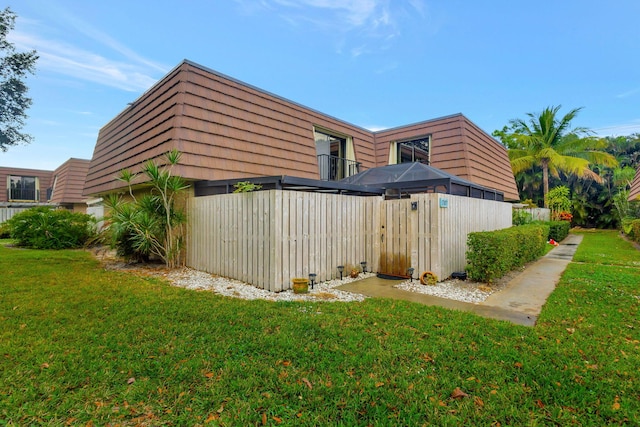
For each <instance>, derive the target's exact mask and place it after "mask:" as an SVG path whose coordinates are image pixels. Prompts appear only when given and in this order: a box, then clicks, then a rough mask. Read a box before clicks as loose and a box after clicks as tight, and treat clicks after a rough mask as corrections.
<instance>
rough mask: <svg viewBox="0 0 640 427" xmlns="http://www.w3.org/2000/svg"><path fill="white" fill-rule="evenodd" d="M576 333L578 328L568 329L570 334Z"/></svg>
mask: <svg viewBox="0 0 640 427" xmlns="http://www.w3.org/2000/svg"><path fill="white" fill-rule="evenodd" d="M575 331H576V328H567V332H569V333H570V334H572V333H574V332H575Z"/></svg>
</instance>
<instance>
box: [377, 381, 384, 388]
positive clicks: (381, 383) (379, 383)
mask: <svg viewBox="0 0 640 427" xmlns="http://www.w3.org/2000/svg"><path fill="white" fill-rule="evenodd" d="M383 385H384V383H383V382H377V383H376V388H379V387H382V386H383Z"/></svg>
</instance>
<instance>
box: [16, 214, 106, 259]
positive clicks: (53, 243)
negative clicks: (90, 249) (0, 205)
mask: <svg viewBox="0 0 640 427" xmlns="http://www.w3.org/2000/svg"><path fill="white" fill-rule="evenodd" d="M5 224H6V226H7V227H8V229H9V234H10V236H11V238H12V239H15V240H16V244H17V245H18V246H25V247H28V248H33V249H72V248H80V247H82V246H84V244H85V243H86V242H87V241H88V240H89V239H91V238H92V237H93V236H94V235H95V218H94V217H92V216H91V215H87V214H83V213H74V212H70V211H67V210H64V209H60V210H52V209H50V208H48V207H37V208H32V209H28V210H26V211H23V212H20V213H18V214H16V215H14V216H13V217H12V218H11V219H10V220H8V221H6V223H5Z"/></svg>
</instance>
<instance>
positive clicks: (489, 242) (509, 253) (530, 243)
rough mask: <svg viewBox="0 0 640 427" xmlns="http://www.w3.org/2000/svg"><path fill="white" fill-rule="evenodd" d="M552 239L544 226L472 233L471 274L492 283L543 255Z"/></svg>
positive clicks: (470, 247)
mask: <svg viewBox="0 0 640 427" xmlns="http://www.w3.org/2000/svg"><path fill="white" fill-rule="evenodd" d="M548 235H549V226H548V225H545V224H543V223H536V224H528V225H522V226H518V227H511V228H506V229H503V230H496V231H483V232H478V233H469V236H468V238H467V246H468V248H469V249H468V250H467V268H466V270H467V273H468V274H469V277H470V278H471V279H473V280H477V281H481V282H487V283H491V282H493V281H494V280H496V279H499V278H500V277H502V276H504V275H505V274H507V273H508V272H509V271H511V270H513V269H515V268H517V267H520V266H523V265H524V264H526V263H527V262H529V261H533V260H535V259H537V258H538V257H539V256H540V255H542V253H543V251H544V247H545V243H546V242H547V236H548Z"/></svg>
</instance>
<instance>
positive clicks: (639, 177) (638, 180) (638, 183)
mask: <svg viewBox="0 0 640 427" xmlns="http://www.w3.org/2000/svg"><path fill="white" fill-rule="evenodd" d="M638 198H640V167H639V168H638V170H636V176H635V178H633V181H632V182H631V189H630V190H629V199H628V200H629V201H631V200H636V199H638Z"/></svg>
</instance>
